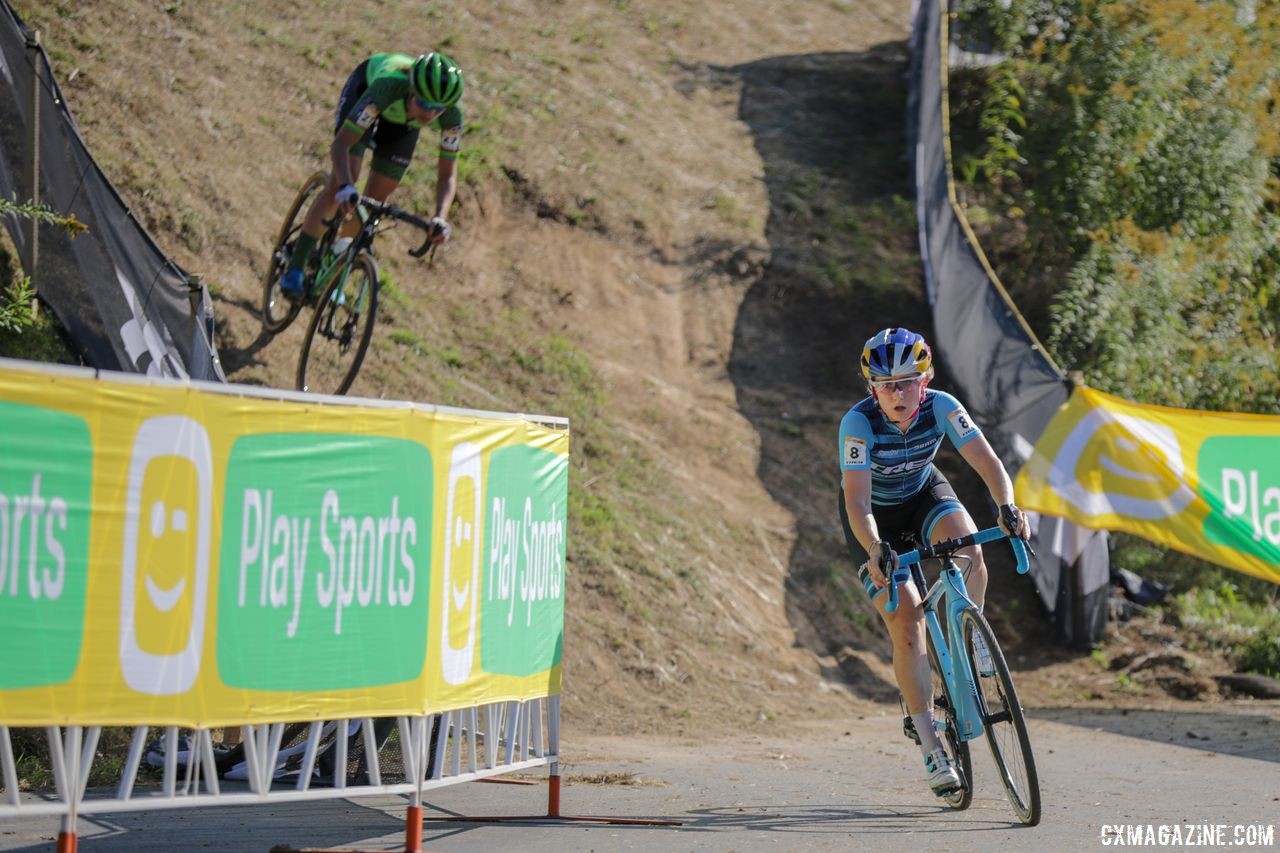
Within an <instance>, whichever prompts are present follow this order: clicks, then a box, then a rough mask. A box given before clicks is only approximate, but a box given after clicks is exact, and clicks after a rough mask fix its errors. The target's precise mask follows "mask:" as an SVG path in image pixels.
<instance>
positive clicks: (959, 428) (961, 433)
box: [947, 409, 979, 441]
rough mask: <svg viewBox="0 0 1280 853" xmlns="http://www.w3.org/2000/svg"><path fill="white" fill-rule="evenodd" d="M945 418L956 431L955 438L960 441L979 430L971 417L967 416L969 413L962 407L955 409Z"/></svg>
mask: <svg viewBox="0 0 1280 853" xmlns="http://www.w3.org/2000/svg"><path fill="white" fill-rule="evenodd" d="M947 420H948V421H950V422H951V428H952V429H953V430H955V431H956V438H957V439H959V440H960V441H963V440H965V439H966V438H969V437H970V436H974V435H977V434H978V432H979V430H978V426H977V424H975V423H974V422H973V418H971V417H969V413H968V412H966V411H965V410H964V409H956V410H955V411H953V412H951V414H949V415H947Z"/></svg>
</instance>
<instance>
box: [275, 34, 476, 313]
mask: <svg viewBox="0 0 1280 853" xmlns="http://www.w3.org/2000/svg"><path fill="white" fill-rule="evenodd" d="M461 97H462V70H461V69H460V68H458V66H457V64H456V63H455V62H454V61H453V60H452V59H450V58H449V57H447V56H445V55H444V54H442V53H425V54H423V55H422V56H419V57H416V58H415V57H412V56H407V55H405V54H399V53H379V54H375V55H374V56H371V57H369V58H368V59H366V60H365V61H363V62H361V63H360V64H359V65H358V66H356V69H355V70H354V71H353V72H351V76H350V77H348V78H347V83H346V85H345V86H344V87H343V89H342V96H341V97H340V98H339V99H338V111H337V123H336V126H335V128H334V134H335V135H334V138H333V144H332V145H330V146H329V159H330V161H331V163H332V169H331V170H330V172H329V184H328V186H326V187H325V189H324V191H323V192H321V193H320V194H319V195H317V196H316V199H315V201H314V202H313V203H312V205H311V207H310V209H309V210H308V211H307V218H306V220H305V222H304V223H303V226H302V231H301V233H300V234H299V235H298V240H297V242H296V243H295V244H294V247H293V252H292V254H291V255H290V256H289V266H288V269H287V270H285V273H284V275H283V276H281V277H280V289H281V290H282V291H284V293H285V295H286V296H288V297H290V298H292V299H297V298H299V297H301V296H302V295H303V279H304V275H303V270H304V269H305V268H306V264H307V261H309V260H310V259H311V253H312V251H313V250H314V249H315V246H316V243H317V242H318V241H319V239H320V236H321V235H322V234H323V233H324V227H325V226H324V222H325V220H326V219H330V218H331V217H332V216H333V215H334V213H335V212H339V213H341V214H342V215H343V216H346V215H347V214H349V213H350V212H351V210H352V209H353V208H354V207H355V202H356V199H357V198H358V197H359V193H358V192H357V190H356V187H355V182H356V180H357V179H358V178H359V176H360V168H361V165H362V161H363V159H364V152H365V151H366V149H367V150H372V151H373V159H372V163H371V164H370V174H369V178H368V180H367V181H365V185H364V194H365V195H367V196H369V197H371V198H375V199H377V200H379V201H386V199H387V198H388V197H389V196H390V195H391V193H392V192H394V191H395V189H396V187H398V186H399V185H400V179H401V178H403V177H404V173H405V171H406V170H407V169H408V167H409V163H410V161H412V159H413V151H414V148H415V147H416V146H417V144H418V133H419V131H420V130H421V129H422V128H424V127H431V128H435V129H437V130H439V131H440V155H439V161H438V165H437V167H436V206H435V213H434V215H433V216H432V217H431V223H432V225H433V226H434V228H433V231H432V239H433V240H434V241H435V242H436V243H443V242H445V241H446V240H448V239H449V236H450V234H451V233H452V228H451V227H450V226H449V220H448V214H449V208H450V207H451V206H452V205H453V197H454V194H455V193H456V192H457V188H458V152H459V151H460V150H461V148H462V108H461V107H460V106H459V105H458V99H459V98H461ZM353 233H354V232H353Z"/></svg>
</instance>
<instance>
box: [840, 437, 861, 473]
mask: <svg viewBox="0 0 1280 853" xmlns="http://www.w3.org/2000/svg"><path fill="white" fill-rule="evenodd" d="M841 461H842V462H843V463H844V464H845V465H846V466H851V467H854V468H865V467H866V466H867V442H866V441H865V440H863V439H861V438H855V437H854V436H852V435H846V436H845V437H844V454H843V456H842V457H841Z"/></svg>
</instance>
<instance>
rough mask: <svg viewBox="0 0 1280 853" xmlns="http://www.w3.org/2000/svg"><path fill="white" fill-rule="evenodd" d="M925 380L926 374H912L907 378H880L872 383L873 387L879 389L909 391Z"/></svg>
mask: <svg viewBox="0 0 1280 853" xmlns="http://www.w3.org/2000/svg"><path fill="white" fill-rule="evenodd" d="M923 381H924V375H923V374H921V375H919V376H910V377H907V378H905V379H879V380H874V381H872V383H871V387H872V388H875V389H876V390H877V391H899V390H901V391H909V390H911V389H912V388H917V387H919V386H920V383H921V382H923Z"/></svg>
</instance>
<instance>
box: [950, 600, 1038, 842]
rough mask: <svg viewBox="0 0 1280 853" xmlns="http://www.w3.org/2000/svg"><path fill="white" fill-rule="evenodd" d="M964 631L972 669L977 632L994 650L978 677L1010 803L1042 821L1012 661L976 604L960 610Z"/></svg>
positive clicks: (1029, 819) (1024, 817)
mask: <svg viewBox="0 0 1280 853" xmlns="http://www.w3.org/2000/svg"><path fill="white" fill-rule="evenodd" d="M960 631H961V636H962V637H963V638H964V647H965V649H964V651H965V654H967V655H968V657H969V664H970V666H971V667H973V670H974V672H977V671H978V656H977V652H976V651H975V650H974V637H975V636H979V635H980V636H981V637H982V639H983V641H984V642H985V643H986V646H987V649H988V651H990V653H991V659H992V662H993V663H994V664H995V673H994V675H991V676H985V677H980V678H977V679H975V680H976V682H977V687H978V705H979V711H980V712H981V713H982V723H983V726H984V727H985V728H986V733H987V744H988V745H989V746H990V747H991V757H992V758H993V759H995V763H996V769H997V770H998V771H999V772H1000V777H1001V779H1000V780H1001V782H1002V783H1003V785H1004V789H1005V793H1006V795H1007V796H1008V798H1009V804H1010V805H1012V806H1013V810H1014V811H1015V812H1017V814H1018V818H1019V819H1020V820H1021V821H1022V822H1023V823H1025V824H1027V825H1029V826H1035V825H1036V824H1037V823H1039V822H1040V780H1039V777H1038V775H1037V773H1036V765H1035V759H1034V757H1033V756H1032V753H1031V739H1030V737H1029V736H1028V734H1027V723H1026V718H1025V717H1024V716H1023V713H1022V706H1021V705H1020V704H1019V702H1018V694H1017V692H1016V691H1015V690H1014V687H1013V677H1012V676H1011V675H1010V673H1009V665H1008V664H1007V663H1006V662H1005V659H1004V653H1003V652H1001V651H1000V646H999V644H998V643H997V642H996V639H995V635H994V634H993V633H992V632H991V626H990V625H988V624H987V621H986V619H984V618H983V617H982V615H981V614H979V613H978V612H977V611H976V610H972V609H970V610H966V611H965V612H964V613H963V614H962V615H961V617H960Z"/></svg>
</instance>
